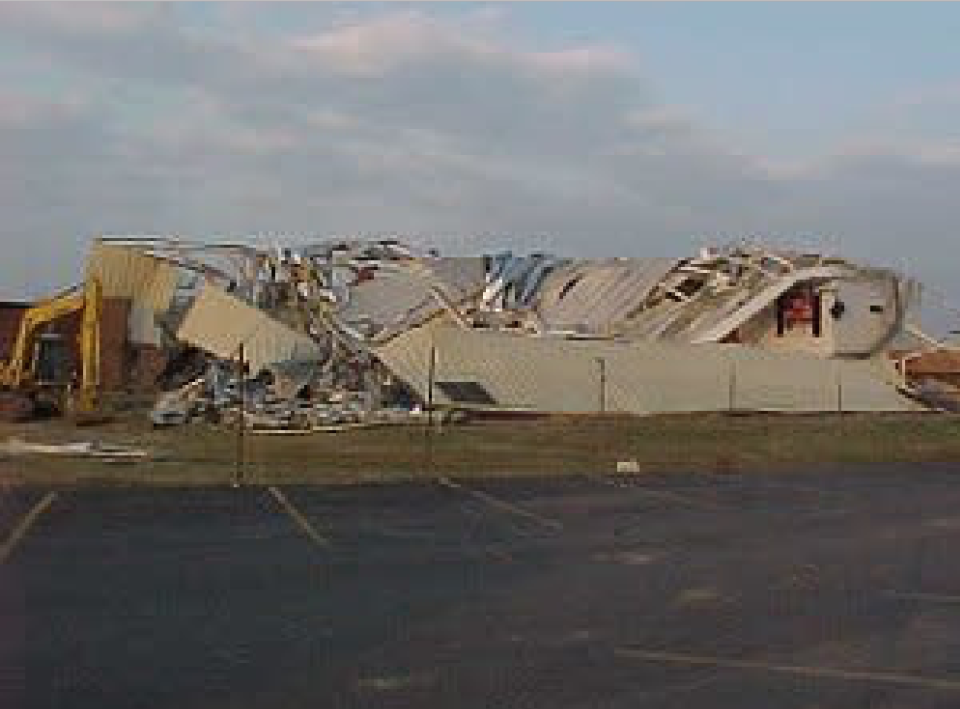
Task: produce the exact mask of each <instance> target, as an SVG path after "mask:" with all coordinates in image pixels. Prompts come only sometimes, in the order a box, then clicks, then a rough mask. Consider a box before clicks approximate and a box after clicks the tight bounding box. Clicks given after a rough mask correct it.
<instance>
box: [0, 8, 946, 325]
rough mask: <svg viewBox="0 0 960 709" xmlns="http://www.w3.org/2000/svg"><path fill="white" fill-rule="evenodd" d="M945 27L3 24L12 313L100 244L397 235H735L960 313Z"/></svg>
mask: <svg viewBox="0 0 960 709" xmlns="http://www.w3.org/2000/svg"><path fill="white" fill-rule="evenodd" d="M957 36H960V6H958V5H956V4H952V3H934V4H917V3H900V4H886V3H881V4H873V3H839V4H834V3H809V4H808V3H790V4H785V3H772V4H760V3H740V4H728V3H723V2H718V3H709V4H687V3H662V4H659V3H639V4H633V3H610V4H604V3H593V2H591V3H558V4H553V3H526V4H500V3H494V4H476V3H469V4H453V3H427V4H401V3H358V4H350V3H323V4H303V3H295V4H285V3H277V2H267V3H236V4H227V3H223V4H220V3H215V4H199V3H176V4H160V5H154V4H150V3H127V4H104V5H101V4H96V3H65V4H46V3H39V2H30V3H27V2H23V3H0V214H2V220H0V240H2V243H3V245H4V247H5V248H4V258H3V259H2V260H0V298H11V299H12V298H21V297H32V296H37V295H41V294H44V293H48V292H51V291H54V290H57V289H59V288H60V287H62V286H65V285H69V284H71V283H73V282H75V281H76V280H78V279H79V278H80V273H81V270H80V269H81V264H82V260H83V257H84V254H85V252H86V249H87V248H88V246H89V240H90V238H91V237H92V236H94V235H96V234H101V233H107V234H180V235H189V236H194V237H204V238H209V239H211V240H213V239H218V238H222V239H226V238H229V239H232V240H236V239H237V238H247V239H251V240H255V241H260V242H270V241H275V240H278V239H280V240H287V241H294V242H295V241H297V240H301V239H304V238H308V237H329V236H353V235H370V236H385V235H401V236H406V237H408V238H409V240H411V241H413V242H414V243H417V244H419V245H422V246H437V247H439V248H440V250H441V251H442V252H446V253H477V252H484V251H490V250H499V249H505V248H509V249H512V250H514V251H517V252H531V251H552V252H558V253H563V254H569V255H576V256H601V255H602V256H606V255H624V256H645V255H653V256H661V255H685V254H689V253H691V252H692V251H694V250H695V249H697V248H699V247H700V246H703V245H707V244H712V243H725V242H730V241H733V240H738V239H744V238H746V239H750V240H752V241H765V242H768V243H772V244H777V245H788V246H793V247H799V248H805V249H817V250H823V251H833V252H841V253H843V254H845V255H848V256H850V257H851V258H856V259H860V260H866V261H868V262H871V263H875V264H878V265H889V266H893V267H895V268H898V269H901V270H904V271H906V272H908V273H909V274H910V275H913V276H916V277H918V278H920V279H922V280H923V281H924V282H925V284H926V286H927V294H928V295H927V300H928V302H938V301H940V300H941V299H946V300H947V301H948V302H949V303H951V304H954V305H960V278H958V277H957V268H956V265H957V263H958V262H960V238H958V236H957V234H956V233H955V229H956V226H957V225H958V223H960V43H958V42H956V40H955V38H956V37H957ZM951 317H952V316H951ZM956 325H957V326H960V323H957V324H956Z"/></svg>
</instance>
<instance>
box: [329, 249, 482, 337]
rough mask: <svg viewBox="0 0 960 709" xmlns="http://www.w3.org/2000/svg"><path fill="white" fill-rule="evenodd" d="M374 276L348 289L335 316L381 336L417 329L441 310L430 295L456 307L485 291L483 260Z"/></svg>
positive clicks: (384, 267) (394, 269)
mask: <svg viewBox="0 0 960 709" xmlns="http://www.w3.org/2000/svg"><path fill="white" fill-rule="evenodd" d="M371 269H372V277H371V278H369V279H368V280H364V281H362V282H361V283H358V284H356V285H353V286H351V287H350V288H349V289H348V293H349V299H348V301H347V302H346V303H344V304H343V305H341V306H339V307H337V308H336V309H335V310H334V311H333V314H334V316H335V317H336V318H337V319H338V320H339V321H340V322H341V323H343V324H344V325H346V326H348V327H350V328H351V329H362V328H363V325H364V324H369V326H370V328H371V330H372V333H366V334H375V335H378V336H380V337H384V336H388V335H390V334H392V333H395V332H397V331H400V330H403V329H406V328H409V327H413V326H415V325H418V324H420V323H422V322H423V321H424V320H426V319H428V318H430V317H432V316H433V315H435V314H436V313H438V312H440V311H441V310H442V309H443V306H442V305H441V303H440V301H439V300H438V299H437V298H436V297H435V296H434V295H433V293H432V292H431V291H432V289H433V288H437V289H439V290H440V291H441V292H442V293H443V294H444V295H445V296H447V298H449V299H450V300H451V301H452V302H454V303H460V302H462V301H463V300H465V299H467V298H471V297H474V296H476V295H477V293H478V292H479V291H480V290H481V289H482V288H483V283H484V281H483V277H484V269H483V258H481V257H463V258H456V257H451V258H438V259H427V260H416V261H415V260H410V261H400V262H396V263H382V264H379V265H371Z"/></svg>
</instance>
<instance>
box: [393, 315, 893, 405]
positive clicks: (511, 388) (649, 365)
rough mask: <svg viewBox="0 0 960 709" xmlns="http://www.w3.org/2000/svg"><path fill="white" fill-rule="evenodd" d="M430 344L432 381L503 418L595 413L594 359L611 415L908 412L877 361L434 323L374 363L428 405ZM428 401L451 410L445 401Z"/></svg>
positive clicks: (397, 343)
mask: <svg viewBox="0 0 960 709" xmlns="http://www.w3.org/2000/svg"><path fill="white" fill-rule="evenodd" d="M431 345H432V346H435V347H436V353H437V370H436V380H437V381H476V382H478V383H480V384H481V385H482V386H483V387H484V388H485V389H486V390H487V391H488V392H489V393H490V394H491V396H492V397H493V398H494V399H495V400H496V401H497V408H502V409H511V410H531V411H543V412H556V413H591V412H596V411H597V410H598V408H599V401H600V374H599V363H598V358H602V359H603V360H604V361H605V369H606V380H607V384H606V394H605V398H606V407H607V410H608V411H621V412H627V413H637V414H647V413H668V412H677V413H679V412H694V411H725V410H728V409H730V408H731V407H733V408H737V409H751V410H764V411H794V412H816V411H833V410H836V409H837V408H838V404H839V403H840V401H839V398H840V396H842V406H843V408H844V410H845V411H904V410H909V409H911V408H912V405H911V403H910V402H909V401H908V400H906V399H905V398H904V397H902V396H900V394H899V393H898V392H897V390H896V388H895V387H894V386H893V385H892V384H891V383H890V381H889V380H887V379H886V378H885V377H886V376H887V375H888V374H890V370H889V369H883V368H881V365H880V364H878V363H877V362H874V361H850V362H847V361H831V360H823V359H819V358H817V357H812V356H804V355H799V354H792V353H772V352H765V351H763V350H759V349H754V348H748V347H742V346H736V345H716V344H704V345H679V344H678V345H671V344H664V343H620V342H611V341H596V340H593V341H583V340H567V339H560V338H546V337H543V338H538V337H528V336H520V335H510V334H506V333H500V332H489V331H478V330H473V331H469V330H462V329H459V328H454V327H451V326H450V325H446V324H431V325H428V326H425V327H423V328H418V329H417V330H414V331H411V332H408V333H405V334H403V335H400V336H398V337H397V338H395V339H394V340H393V341H391V342H390V343H387V344H386V345H385V346H383V347H381V348H379V349H378V352H377V354H378V356H379V357H380V359H381V360H382V361H383V363H384V364H385V365H386V366H387V367H388V368H389V369H390V370H391V371H393V373H394V374H396V375H397V376H398V377H399V378H401V379H402V380H404V381H406V382H407V383H408V384H409V385H410V386H412V387H413V388H414V389H415V390H417V391H418V392H419V393H420V395H421V396H424V397H425V395H426V388H427V372H428V361H429V356H430V347H431ZM838 385H839V386H838ZM841 387H842V395H841V394H840V393H839V392H840V388H841ZM731 391H732V392H733V396H732V397H731ZM434 396H435V398H436V400H437V401H439V402H441V403H447V404H450V403H452V402H450V400H449V399H446V398H445V397H444V395H443V394H442V392H439V391H437V392H435V394H434Z"/></svg>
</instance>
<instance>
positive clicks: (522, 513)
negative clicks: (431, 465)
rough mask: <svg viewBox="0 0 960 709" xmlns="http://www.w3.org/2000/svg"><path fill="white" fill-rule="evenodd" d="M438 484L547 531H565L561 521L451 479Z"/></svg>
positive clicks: (443, 479) (439, 480)
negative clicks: (533, 523)
mask: <svg viewBox="0 0 960 709" xmlns="http://www.w3.org/2000/svg"><path fill="white" fill-rule="evenodd" d="M437 484H438V485H441V486H443V487H446V488H449V489H450V490H456V491H457V492H462V493H463V494H465V495H470V496H472V497H475V498H477V499H478V500H482V501H483V502H485V503H486V504H488V505H490V506H491V507H493V508H495V509H498V510H501V511H503V512H508V513H510V514H513V515H516V516H518V517H523V518H524V519H527V520H530V521H531V522H535V523H536V524H539V525H540V526H542V527H546V528H547V529H551V530H553V531H560V530H561V529H563V523H562V522H560V521H559V520H555V519H552V518H550V517H544V516H543V515H540V514H537V513H536V512H531V511H530V510H528V509H526V508H524V507H521V506H519V505H515V504H513V503H512V502H507V501H506V500H501V499H499V498H497V497H494V496H493V495H490V494H488V493H486V492H483V491H481V490H474V489H473V488H469V487H466V486H464V485H461V484H460V483H457V482H454V481H453V480H450V479H449V478H438V479H437Z"/></svg>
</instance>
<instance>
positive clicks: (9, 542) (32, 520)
mask: <svg viewBox="0 0 960 709" xmlns="http://www.w3.org/2000/svg"><path fill="white" fill-rule="evenodd" d="M56 499H57V493H56V492H48V493H47V494H46V495H44V496H43V498H42V499H41V500H40V501H39V502H38V503H37V504H36V505H34V506H33V507H32V508H31V509H30V511H29V512H27V514H25V515H24V516H23V517H22V518H21V519H20V521H19V522H18V523H17V525H16V526H15V527H14V528H13V531H11V532H10V536H8V537H7V539H6V540H5V541H4V542H3V545H2V546H0V564H2V563H4V562H5V561H6V560H7V559H8V558H9V557H10V555H11V554H13V551H14V549H16V548H17V546H19V545H20V542H22V541H23V539H24V538H25V537H26V536H27V532H29V531H30V528H31V527H32V526H33V525H34V524H36V521H37V520H38V519H40V516H41V515H42V514H43V513H44V512H46V511H47V510H48V509H49V508H50V506H51V505H52V504H53V503H54V501H55V500H56Z"/></svg>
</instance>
